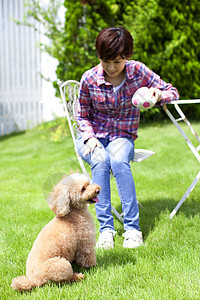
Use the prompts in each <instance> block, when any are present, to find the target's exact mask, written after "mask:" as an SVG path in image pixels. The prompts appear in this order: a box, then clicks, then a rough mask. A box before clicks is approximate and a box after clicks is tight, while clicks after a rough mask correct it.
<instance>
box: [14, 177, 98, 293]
mask: <svg viewBox="0 0 200 300" xmlns="http://www.w3.org/2000/svg"><path fill="white" fill-rule="evenodd" d="M99 192H100V187H99V186H98V185H97V184H91V183H90V179H89V178H88V177H87V176H85V175H83V174H79V173H76V174H73V175H70V176H67V177H65V178H64V179H63V180H62V181H61V182H59V183H58V184H57V185H56V186H55V187H54V189H53V191H52V192H51V193H50V195H49V198H48V200H47V201H48V204H49V207H50V209H51V210H52V211H53V212H54V213H55V214H56V216H55V217H54V219H53V220H51V222H50V223H48V224H47V225H46V226H45V227H44V228H43V229H42V231H41V232H40V233H39V235H38V237H37V239H36V241H35V242H34V244H33V247H32V249H31V251H30V253H29V256H28V259H27V262H26V276H20V277H17V278H14V279H13V281H12V285H11V286H12V288H13V289H16V290H19V291H23V290H30V289H32V288H33V287H36V286H42V285H43V284H45V283H47V282H48V281H55V282H59V281H65V282H69V281H77V280H80V279H83V277H84V275H83V274H81V273H74V272H73V270H72V266H71V263H72V262H73V261H74V262H76V263H77V264H78V265H80V266H81V267H85V268H89V267H91V266H95V265H96V254H95V243H96V242H95V227H94V222H93V219H92V216H91V215H90V213H89V211H88V209H87V203H95V202H97V201H98V199H97V198H96V197H97V195H98V194H99Z"/></svg>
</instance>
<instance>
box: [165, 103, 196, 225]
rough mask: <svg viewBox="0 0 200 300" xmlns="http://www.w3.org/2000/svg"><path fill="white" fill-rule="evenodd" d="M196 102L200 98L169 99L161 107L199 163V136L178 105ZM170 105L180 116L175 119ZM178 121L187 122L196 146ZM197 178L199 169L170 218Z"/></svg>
mask: <svg viewBox="0 0 200 300" xmlns="http://www.w3.org/2000/svg"><path fill="white" fill-rule="evenodd" d="M198 103H200V99H193V100H177V101H171V102H170V103H169V104H167V105H164V106H163V109H164V111H165V112H166V114H167V115H168V117H169V118H170V120H171V121H172V122H173V124H174V125H175V126H176V128H177V129H178V130H179V132H180V133H181V135H182V136H183V138H184V139H185V141H186V143H187V145H188V147H189V148H190V150H191V151H192V153H193V155H194V156H195V157H196V159H197V160H198V162H199V163H200V154H199V152H200V137H199V136H198V135H197V133H196V132H195V130H194V129H193V127H192V125H191V124H190V122H189V121H188V119H187V118H186V116H185V115H184V113H183V112H182V110H181V108H180V107H179V105H182V104H198ZM171 105H174V107H175V109H176V111H177V113H178V115H179V116H180V118H178V119H175V117H174V116H173V115H172V113H171V112H170V111H169V106H171ZM180 121H184V122H185V123H186V124H187V126H188V127H189V129H190V131H191V133H192V134H193V135H194V136H195V138H196V139H197V142H198V146H197V147H195V146H194V144H193V143H192V142H191V141H190V139H189V138H188V136H187V135H186V134H185V132H184V131H183V129H182V128H181V127H180V125H179V124H178V122H180ZM199 179H200V171H199V172H198V174H197V175H196V177H195V179H194V180H193V182H192V183H191V185H190V186H189V188H188V189H187V191H186V192H185V194H184V195H183V197H182V198H181V200H180V201H179V202H178V204H177V205H176V207H175V208H174V210H173V211H172V212H171V214H170V219H172V218H173V216H174V215H175V214H176V212H177V211H178V209H179V208H180V206H181V205H182V204H183V202H184V201H185V200H186V199H187V197H188V196H189V195H190V193H191V192H192V190H193V189H194V187H195V186H196V184H197V182H198V181H199Z"/></svg>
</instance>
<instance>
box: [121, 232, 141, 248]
mask: <svg viewBox="0 0 200 300" xmlns="http://www.w3.org/2000/svg"><path fill="white" fill-rule="evenodd" d="M122 236H123V237H124V243H123V247H124V248H137V247H139V246H141V245H142V244H143V238H142V232H141V231H139V230H136V229H131V230H127V231H126V232H124V233H123V234H122Z"/></svg>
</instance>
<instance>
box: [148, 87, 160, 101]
mask: <svg viewBox="0 0 200 300" xmlns="http://www.w3.org/2000/svg"><path fill="white" fill-rule="evenodd" d="M149 91H150V93H151V97H155V99H156V102H159V101H160V100H161V94H162V91H161V90H159V89H156V88H153V87H150V89H149Z"/></svg>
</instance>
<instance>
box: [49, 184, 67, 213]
mask: <svg viewBox="0 0 200 300" xmlns="http://www.w3.org/2000/svg"><path fill="white" fill-rule="evenodd" d="M47 202H48V205H49V208H50V209H51V210H52V211H53V212H54V213H55V214H56V216H58V217H64V216H65V215H67V214H68V213H69V212H70V198H69V191H68V189H67V188H66V187H64V186H63V185H60V184H59V185H58V186H56V187H55V188H54V190H53V191H52V192H51V193H50V194H49V197H48V199H47Z"/></svg>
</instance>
